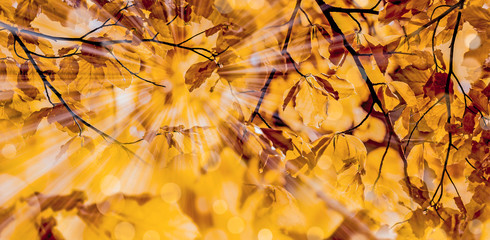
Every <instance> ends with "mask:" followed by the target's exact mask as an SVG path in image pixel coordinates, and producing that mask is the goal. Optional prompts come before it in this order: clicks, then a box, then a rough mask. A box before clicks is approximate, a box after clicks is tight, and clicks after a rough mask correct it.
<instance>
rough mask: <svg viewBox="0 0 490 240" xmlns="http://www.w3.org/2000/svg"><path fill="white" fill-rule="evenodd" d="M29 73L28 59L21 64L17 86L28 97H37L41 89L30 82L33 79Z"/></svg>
mask: <svg viewBox="0 0 490 240" xmlns="http://www.w3.org/2000/svg"><path fill="white" fill-rule="evenodd" d="M28 73H29V62H28V61H26V62H24V63H23V64H21V65H20V71H19V76H18V78H17V87H18V88H19V89H20V90H22V92H24V94H25V95H27V96H28V97H30V98H31V99H35V98H36V97H37V96H38V94H39V90H38V89H37V88H36V87H34V86H33V85H31V84H30V82H31V79H29V75H28Z"/></svg>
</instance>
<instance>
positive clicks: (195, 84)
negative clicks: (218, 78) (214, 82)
mask: <svg viewBox="0 0 490 240" xmlns="http://www.w3.org/2000/svg"><path fill="white" fill-rule="evenodd" d="M217 68H218V66H217V65H216V63H214V62H212V61H205V62H199V63H195V64H193V65H192V66H191V67H190V68H189V69H188V70H187V72H186V73H185V83H186V84H188V85H191V87H190V88H189V92H192V91H194V89H196V88H199V87H200V86H201V85H202V84H203V83H204V82H205V81H206V79H208V78H209V77H211V74H213V72H214V70H216V69H217Z"/></svg>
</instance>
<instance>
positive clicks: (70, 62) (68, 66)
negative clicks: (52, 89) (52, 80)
mask: <svg viewBox="0 0 490 240" xmlns="http://www.w3.org/2000/svg"><path fill="white" fill-rule="evenodd" d="M78 71H79V65H78V61H77V60H75V59H74V58H65V59H63V60H61V62H60V71H58V75H59V76H60V78H61V80H63V81H65V82H66V83H67V84H69V83H70V82H71V81H73V80H75V78H77V75H78Z"/></svg>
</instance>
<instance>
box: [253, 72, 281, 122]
mask: <svg viewBox="0 0 490 240" xmlns="http://www.w3.org/2000/svg"><path fill="white" fill-rule="evenodd" d="M274 74H276V69H275V68H272V71H271V73H270V74H269V78H268V79H267V81H266V82H265V85H264V87H262V89H261V90H260V91H261V92H262V94H261V95H260V98H259V102H258V103H257V106H255V110H254V112H253V113H252V116H251V117H250V120H249V121H248V122H250V123H251V122H253V120H254V118H255V115H257V114H259V110H260V106H261V105H262V101H264V97H265V94H266V93H267V89H268V88H269V85H270V83H271V81H272V79H273V78H274ZM260 118H261V119H262V121H264V123H265V124H266V125H267V126H268V127H269V128H270V126H269V124H267V122H266V121H265V119H263V118H262V116H260Z"/></svg>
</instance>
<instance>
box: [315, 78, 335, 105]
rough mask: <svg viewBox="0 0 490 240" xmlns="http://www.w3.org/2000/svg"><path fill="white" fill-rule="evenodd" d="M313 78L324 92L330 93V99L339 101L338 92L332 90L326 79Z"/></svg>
mask: <svg viewBox="0 0 490 240" xmlns="http://www.w3.org/2000/svg"><path fill="white" fill-rule="evenodd" d="M314 77H315V80H316V81H317V82H318V84H320V86H322V88H323V89H324V90H325V91H327V92H328V93H330V95H332V97H333V98H335V100H339V92H337V91H335V89H333V87H332V84H330V82H329V81H328V80H327V79H324V78H321V77H319V76H314Z"/></svg>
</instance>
